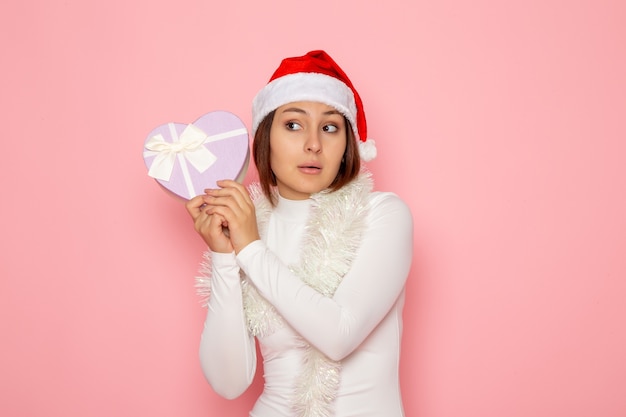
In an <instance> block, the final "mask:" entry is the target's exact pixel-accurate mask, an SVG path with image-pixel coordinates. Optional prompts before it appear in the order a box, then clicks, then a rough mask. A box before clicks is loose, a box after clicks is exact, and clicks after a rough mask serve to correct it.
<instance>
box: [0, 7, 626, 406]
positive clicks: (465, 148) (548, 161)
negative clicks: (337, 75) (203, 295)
mask: <svg viewBox="0 0 626 417" xmlns="http://www.w3.org/2000/svg"><path fill="white" fill-rule="evenodd" d="M370 4H372V5H370ZM374 4H375V5H374ZM0 8H1V9H2V10H1V11H0V31H1V32H2V36H1V37H0V44H1V51H2V69H1V71H2V77H1V78H0V91H1V93H0V105H1V113H0V114H1V117H2V137H3V139H2V143H3V144H4V145H3V146H2V163H1V164H0V170H1V172H0V174H1V176H2V195H3V196H2V201H3V203H2V205H1V210H2V213H1V216H0V222H1V223H0V227H1V236H2V238H1V242H2V251H1V255H0V256H1V257H2V258H1V263H0V275H1V278H2V279H1V280H0V297H1V299H0V334H1V337H2V344H1V346H2V350H1V354H0V415H2V416H29V417H30V416H48V417H57V416H59V417H60V416H65V417H66V416H89V417H100V416H152V417H158V416H185V417H191V416H244V415H246V412H247V410H248V409H249V408H250V406H251V403H252V401H253V400H254V397H255V396H256V395H257V394H258V392H259V389H260V385H259V382H260V380H259V379H257V383H256V384H255V386H254V387H253V388H251V389H250V390H249V391H248V392H247V393H246V394H245V395H244V396H243V397H242V398H240V399H238V400H236V401H226V400H223V399H220V398H218V397H217V396H216V395H215V394H213V392H212V391H211V390H210V388H209V387H208V385H207V384H206V383H205V382H204V380H203V377H202V375H201V373H200V369H199V365H198V360H197V345H198V338H199V334H200V329H201V326H202V321H203V317H204V313H205V310H204V309H202V308H201V307H200V305H199V299H198V297H197V296H196V295H195V293H194V288H193V284H194V281H193V278H194V276H195V274H196V271H197V267H198V262H199V260H200V257H201V253H202V251H203V244H202V243H201V241H200V239H199V238H198V237H197V236H196V235H195V233H194V231H193V229H192V225H191V222H190V220H189V219H188V218H187V215H186V213H185V211H184V208H183V206H182V205H181V204H180V202H178V201H176V200H175V199H173V198H172V197H170V196H169V195H167V194H166V193H164V192H163V191H162V190H161V189H160V188H159V187H158V186H157V184H156V182H155V181H153V180H152V179H150V178H148V176H147V173H146V169H145V166H144V164H143V160H142V157H141V150H142V145H143V141H144V139H145V135H146V134H147V133H148V132H150V131H151V130H152V129H153V128H154V127H155V126H157V125H159V124H162V123H165V122H168V121H175V122H191V121H193V120H195V119H196V118H197V117H198V116H200V115H202V114H204V113H206V112H207V111H211V110H218V109H223V110H229V111H232V112H234V113H236V114H238V115H239V116H240V117H241V118H242V119H243V120H244V122H245V123H246V124H247V125H248V126H250V111H249V109H250V101H251V99H252V97H253V96H254V94H255V93H256V92H257V90H258V89H259V88H260V87H261V86H262V85H264V84H265V82H266V81H267V79H268V78H269V76H270V75H271V73H272V71H273V70H274V68H275V67H276V65H277V64H278V62H279V60H280V59H281V58H282V57H285V56H292V55H300V54H302V53H304V52H306V51H308V50H310V49H316V48H323V49H326V50H327V51H328V52H329V53H330V54H331V55H332V56H334V57H335V58H336V59H337V60H338V61H339V62H340V64H341V65H342V66H343V67H344V69H345V70H346V71H347V72H348V74H350V76H351V78H352V80H353V82H354V83H355V84H356V86H357V87H358V89H359V91H360V92H361V95H362V96H363V99H364V101H365V105H366V111H367V115H368V119H369V123H370V132H371V137H373V138H375V139H377V143H378V148H379V153H380V156H379V158H378V159H377V160H376V161H375V162H373V163H371V164H370V165H369V167H370V169H371V170H372V171H373V172H374V174H375V177H376V180H377V183H376V184H377V188H379V189H384V190H392V191H395V192H396V193H398V194H399V195H400V196H402V197H403V198H404V199H405V200H406V201H407V203H408V204H409V205H410V207H411V209H412V211H413V215H414V218H415V262H414V266H413V270H412V275H411V277H410V281H409V283H408V296H407V302H408V306H407V308H406V311H405V318H406V327H405V339H404V344H403V348H404V351H403V357H402V383H403V392H404V397H405V405H406V412H407V416H408V417H459V416H480V417H496V416H497V417H501V416H508V417H526V416H535V417H536V416H546V417H548V416H551V417H552V416H568V417H583V416H585V417H587V416H592V415H593V416H603V417H607V416H611V417H612V416H616V417H617V416H624V415H626V395H625V393H626V359H625V357H624V352H625V351H626V335H625V327H626V303H625V296H626V279H625V278H626V250H625V249H626V215H625V214H624V213H626V164H625V162H624V157H625V155H626V123H625V120H626V76H624V74H626V50H625V49H626V47H625V45H626V3H624V2H623V1H619V0H614V1H608V0H607V1H603V0H588V1H565V0H561V1H559V0H530V1H529V0H515V1H486V0H479V1H472V2H469V1H463V0H447V1H422V0H415V1H411V2H409V1H406V2H405V1H400V0H389V1H384V2H367V1H357V0H353V1H337V0H318V1H315V2H296V1H293V0H289V1H285V0H283V1H276V2H254V1H245V2H240V1H234V0H229V1H223V2H208V1H200V0H195V1H194V0H177V1H175V2H171V3H169V2H165V1H154V0H152V1H147V0H142V1H128V0H109V1H100V2H88V1H83V0H65V1H62V2H61V1H55V2H51V1H43V0H39V1H37V0H36V1H17V0H9V1H7V0H5V1H3V3H2V6H0ZM250 180H251V176H249V177H248V180H247V181H250ZM381 279H384V277H381Z"/></svg>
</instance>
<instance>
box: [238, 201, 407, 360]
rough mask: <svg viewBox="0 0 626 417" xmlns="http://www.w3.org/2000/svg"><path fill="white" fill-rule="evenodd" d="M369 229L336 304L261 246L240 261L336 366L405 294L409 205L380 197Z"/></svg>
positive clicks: (263, 292)
mask: <svg viewBox="0 0 626 417" xmlns="http://www.w3.org/2000/svg"><path fill="white" fill-rule="evenodd" d="M367 223H368V228H367V230H366V231H365V233H364V235H363V238H362V243H361V246H360V248H359V250H358V252H357V254H356V257H355V259H354V261H353V263H352V267H351V269H350V271H349V272H348V273H347V274H346V276H345V277H344V278H343V280H342V282H341V284H340V285H339V287H338V288H337V291H336V292H335V295H334V297H333V298H332V299H331V298H328V297H324V296H323V295H321V294H320V293H318V292H317V291H315V290H314V289H312V288H311V287H309V286H307V285H306V284H304V283H303V282H302V281H301V280H300V279H299V278H298V277H296V276H294V275H293V274H292V273H291V272H290V271H289V269H288V268H287V266H286V265H284V264H283V263H281V261H280V260H279V259H278V258H277V257H276V256H275V255H274V254H273V253H272V252H271V251H270V250H268V249H267V247H266V246H265V244H264V243H263V242H261V241H254V242H252V243H250V244H249V245H248V246H246V247H245V248H244V249H243V250H241V251H240V252H239V254H238V255H237V262H238V263H239V265H240V266H241V268H242V269H243V270H244V271H245V272H246V274H247V275H248V277H249V278H250V280H251V281H252V282H253V283H254V285H255V286H256V287H257V289H258V290H259V292H260V293H261V295H262V296H263V297H265V298H266V299H267V300H268V301H269V302H270V303H271V304H272V305H274V307H275V308H276V309H277V310H278V312H279V313H280V314H281V315H282V316H283V318H284V319H285V320H286V321H287V322H288V323H289V324H290V325H291V326H292V327H293V328H294V329H295V330H296V331H297V332H298V333H299V334H300V335H302V336H303V337H304V338H305V339H306V340H308V342H309V343H311V344H312V345H313V346H315V347H316V348H317V349H319V350H320V351H321V352H323V353H324V354H325V355H326V356H328V357H329V358H331V359H333V360H341V359H343V358H344V357H346V356H347V355H349V354H350V353H351V352H352V351H353V350H354V349H356V348H357V347H358V346H359V345H360V344H361V343H362V342H363V340H365V338H366V337H367V336H368V335H369V334H370V333H371V332H372V330H373V329H374V328H375V327H376V326H377V325H378V323H380V321H381V320H382V319H383V318H384V317H385V315H386V314H387V313H388V312H389V310H390V309H391V307H392V306H393V305H394V303H395V302H396V300H397V299H398V296H399V295H400V293H401V292H402V290H403V288H404V284H405V281H406V278H407V275H408V273H409V269H410V267H411V259H412V253H413V221H412V217H411V213H410V211H409V209H408V207H407V206H406V204H404V202H403V201H402V200H400V198H398V197H397V196H395V195H394V194H391V193H385V194H378V195H377V196H376V197H374V199H373V201H372V202H371V207H370V212H369V214H368V222H367ZM303 256H306V254H303Z"/></svg>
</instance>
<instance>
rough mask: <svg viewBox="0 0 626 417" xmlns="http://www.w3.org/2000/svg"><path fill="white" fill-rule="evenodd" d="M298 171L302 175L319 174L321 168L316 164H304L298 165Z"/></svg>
mask: <svg viewBox="0 0 626 417" xmlns="http://www.w3.org/2000/svg"><path fill="white" fill-rule="evenodd" d="M298 170H299V171H300V172H302V173H304V174H319V173H320V172H321V171H322V167H321V166H320V165H319V164H317V163H306V164H301V165H298Z"/></svg>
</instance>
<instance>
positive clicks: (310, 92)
mask: <svg viewBox="0 0 626 417" xmlns="http://www.w3.org/2000/svg"><path fill="white" fill-rule="evenodd" d="M295 101H315V102H319V103H324V104H327V105H329V106H331V107H334V108H335V109H337V110H338V111H339V112H340V113H341V114H343V115H344V116H345V117H346V119H348V121H349V122H350V124H351V125H352V130H353V131H354V135H355V136H356V140H357V141H359V145H360V143H361V140H360V136H359V132H358V128H357V124H356V114H357V109H356V104H355V102H354V93H353V92H352V90H351V89H350V88H349V87H348V86H347V85H346V84H344V83H343V82H341V81H340V80H338V79H337V78H334V77H331V76H329V75H325V74H321V73H317V72H296V73H293V74H288V75H285V76H283V77H280V78H276V79H275V80H273V81H271V82H269V83H268V84H267V85H266V86H265V87H263V89H262V90H261V91H259V93H258V94H257V95H256V97H254V100H252V134H253V135H254V133H255V132H256V130H257V128H258V127H259V124H260V123H261V121H262V120H263V119H264V118H265V116H267V115H268V114H269V113H270V112H272V111H274V110H276V109H277V108H278V107H280V106H282V105H285V104H288V103H293V102H295ZM375 153H376V151H374V155H375Z"/></svg>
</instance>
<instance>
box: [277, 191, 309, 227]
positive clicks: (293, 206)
mask: <svg viewBox="0 0 626 417" xmlns="http://www.w3.org/2000/svg"><path fill="white" fill-rule="evenodd" d="M312 204H313V200H311V199H310V198H307V199H306V200H289V199H287V198H284V197H281V196H280V194H279V195H278V201H277V204H276V207H275V208H274V213H275V214H277V215H278V216H280V217H281V218H283V219H285V220H289V221H298V222H299V221H305V220H306V219H307V218H308V215H309V211H310V209H311V205H312Z"/></svg>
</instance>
